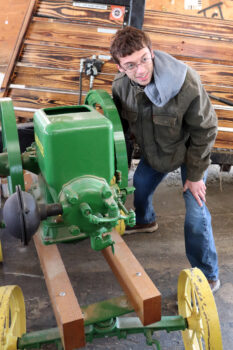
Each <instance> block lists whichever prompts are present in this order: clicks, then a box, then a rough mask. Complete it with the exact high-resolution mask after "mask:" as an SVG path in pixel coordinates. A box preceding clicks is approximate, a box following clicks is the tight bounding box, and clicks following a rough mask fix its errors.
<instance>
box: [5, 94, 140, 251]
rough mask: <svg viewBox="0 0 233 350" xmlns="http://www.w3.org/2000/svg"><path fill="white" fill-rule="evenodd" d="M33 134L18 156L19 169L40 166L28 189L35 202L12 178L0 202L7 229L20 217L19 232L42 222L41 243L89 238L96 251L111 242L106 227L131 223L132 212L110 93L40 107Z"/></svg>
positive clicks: (121, 141)
mask: <svg viewBox="0 0 233 350" xmlns="http://www.w3.org/2000/svg"><path fill="white" fill-rule="evenodd" d="M96 104H98V105H99V106H100V107H101V108H102V111H103V114H102V113H100V112H98V111H97V110H96V108H95V107H96ZM2 117H3V114H2ZM34 133H35V145H32V147H30V148H29V149H28V150H27V152H25V153H24V154H22V156H21V158H22V167H23V168H27V169H29V170H31V171H32V170H33V169H34V168H35V163H36V165H37V167H38V171H37V173H38V175H39V180H38V184H37V185H36V186H34V188H33V190H32V193H31V195H32V196H33V198H34V199H35V204H34V202H33V201H32V198H31V197H30V198H29V196H30V194H29V193H26V192H24V191H22V190H21V189H20V187H19V186H18V184H17V181H13V183H14V184H13V185H12V183H11V188H12V193H13V194H12V196H11V197H10V198H9V199H8V200H7V201H6V204H5V206H4V214H5V215H4V221H5V224H6V228H8V230H9V232H11V233H12V234H13V235H16V234H15V233H13V231H15V228H16V227H19V225H20V222H22V220H23V221H24V222H25V224H24V228H22V229H21V231H22V232H21V233H20V234H19V235H18V234H17V236H24V237H25V236H26V237H27V238H28V239H30V236H31V235H32V234H34V231H35V227H36V226H37V225H36V224H35V222H38V223H39V222H40V221H42V227H41V229H40V232H41V236H42V240H43V242H44V243H45V244H51V243H57V242H61V241H70V240H79V239H83V238H86V237H90V240H91V246H92V248H93V249H95V250H101V249H103V248H106V247H107V246H112V247H113V244H114V242H113V241H112V239H111V234H110V232H111V231H112V229H113V228H114V227H116V226H117V225H118V224H119V222H123V221H124V223H126V224H127V225H134V223H135V214H134V212H133V211H132V210H130V211H127V209H126V208H125V206H124V202H125V199H126V195H127V194H129V193H131V192H132V191H133V188H130V187H128V176H127V174H128V166H127V155H126V147H125V142H124V136H123V132H122V128H121V124H120V119H119V116H118V113H117V111H116V108H115V106H114V104H113V102H112V100H111V98H110V96H109V95H108V94H107V93H106V92H105V91H102V90H100V91H91V92H90V93H89V94H88V96H87V98H86V101H85V104H84V105H82V106H65V107H56V108H47V109H42V110H39V111H37V112H36V113H35V115H34ZM8 153H9V152H8ZM8 158H9V157H8ZM2 159H3V158H2ZM10 170H12V169H11V167H10ZM12 176H13V177H14V176H15V175H14V174H13V171H10V177H12ZM14 186H15V187H14ZM38 189H39V193H40V195H39V196H38ZM14 192H15V193H14ZM7 202H8V203H7ZM12 203H14V206H15V207H17V211H18V212H19V213H20V215H19V216H20V217H19V218H18V221H17V215H16V219H15V220H14V221H16V223H14V225H13V223H12V221H13V220H12V215H13V214H11V215H10V214H9V211H11V212H12V210H11V209H10V208H12V206H13V204H12ZM25 208H27V210H28V209H29V213H27V212H26V211H25ZM54 208H55V209H54ZM31 221H34V225H32V224H31ZM12 225H13V227H11V226H12ZM31 226H33V229H31ZM25 227H26V229H25ZM27 227H30V228H29V229H27ZM23 231H24V232H23ZM25 231H26V232H25ZM21 238H22V237H21Z"/></svg>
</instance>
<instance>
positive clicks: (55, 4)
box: [7, 0, 127, 118]
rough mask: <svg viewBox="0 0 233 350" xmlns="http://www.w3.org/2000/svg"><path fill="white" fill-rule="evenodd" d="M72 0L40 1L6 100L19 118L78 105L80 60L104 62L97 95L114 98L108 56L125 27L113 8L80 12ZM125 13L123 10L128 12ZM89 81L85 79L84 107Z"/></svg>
mask: <svg viewBox="0 0 233 350" xmlns="http://www.w3.org/2000/svg"><path fill="white" fill-rule="evenodd" d="M77 4H78V2H73V1H71V0H63V1H61V0H55V1H51V0H40V1H38V2H37V7H36V10H35V12H34V16H33V18H32V20H31V22H30V25H29V27H28V30H27V33H26V35H25V37H24V40H23V43H22V50H21V55H20V57H19V59H18V61H17V63H16V66H15V69H14V73H13V75H12V77H11V83H10V85H9V89H8V92H7V96H9V97H11V98H12V99H13V102H14V107H15V112H16V116H17V117H24V118H32V116H33V114H34V111H35V110H36V109H38V108H45V107H54V106H59V105H74V104H78V102H79V91H80V72H79V71H80V60H81V59H85V58H92V56H93V55H96V56H97V58H98V57H99V58H100V59H101V60H102V61H103V62H104V65H103V66H102V71H101V73H100V74H99V75H98V76H96V77H95V79H94V85H93V89H101V88H104V89H105V90H107V91H108V92H109V93H111V84H112V80H113V78H114V75H115V74H116V72H117V69H116V67H115V65H114V64H113V62H112V61H111V60H110V56H109V46H110V40H111V37H112V35H113V34H114V33H115V31H116V30H117V29H118V28H120V27H122V25H123V20H125V18H127V8H126V9H125V16H124V17H123V18H121V19H117V18H114V17H113V16H112V7H111V6H110V5H101V6H99V8H98V7H97V8H92V7H80V6H77ZM123 10H124V9H123ZM89 84H90V76H87V75H85V74H82V102H83V101H84V98H85V95H86V94H87V92H88V91H89V89H90V87H89Z"/></svg>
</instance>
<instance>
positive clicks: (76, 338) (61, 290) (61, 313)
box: [34, 231, 85, 350]
mask: <svg viewBox="0 0 233 350" xmlns="http://www.w3.org/2000/svg"><path fill="white" fill-rule="evenodd" d="M34 243H35V246H36V250H37V253H38V256H39V259H40V263H41V268H42V270H43V273H44V276H45V282H46V285H47V288H48V292H49V296H50V300H51V302H52V307H53V311H54V314H55V317H56V320H57V325H58V327H59V330H60V335H61V339H62V342H63V346H64V349H65V350H73V349H77V348H81V347H84V346H85V331H84V318H83V314H82V310H81V308H80V306H79V304H78V301H77V298H76V296H75V294H74V291H73V288H72V286H71V283H70V280H69V277H68V275H67V272H66V269H65V266H64V264H63V262H62V259H61V255H60V253H59V251H58V248H57V246H56V245H55V244H53V245H48V246H46V245H44V244H43V243H42V241H41V238H40V232H39V231H38V232H37V233H36V234H35V235H34Z"/></svg>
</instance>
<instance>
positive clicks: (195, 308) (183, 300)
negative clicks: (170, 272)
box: [178, 268, 223, 350]
mask: <svg viewBox="0 0 233 350" xmlns="http://www.w3.org/2000/svg"><path fill="white" fill-rule="evenodd" d="M178 310H179V314H180V315H182V316H183V317H184V318H186V319H187V323H188V328H187V329H186V330H185V331H182V337H183V342H184V346H185V349H186V350H222V349H223V348H222V338H221V329H220V323H219V318H218V312H217V308H216V304H215V300H214V297H213V294H212V291H211V288H210V286H209V283H208V281H207V280H206V277H205V276H204V274H203V273H202V272H201V271H200V270H199V269H197V268H194V269H190V270H183V271H182V272H181V274H180V276H179V281H178Z"/></svg>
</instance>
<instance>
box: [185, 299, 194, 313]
mask: <svg viewBox="0 0 233 350" xmlns="http://www.w3.org/2000/svg"><path fill="white" fill-rule="evenodd" d="M184 299H185V302H186V304H187V306H188V308H189V310H190V312H192V310H193V307H192V305H191V303H190V301H189V299H188V297H187V296H185V297H184Z"/></svg>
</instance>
